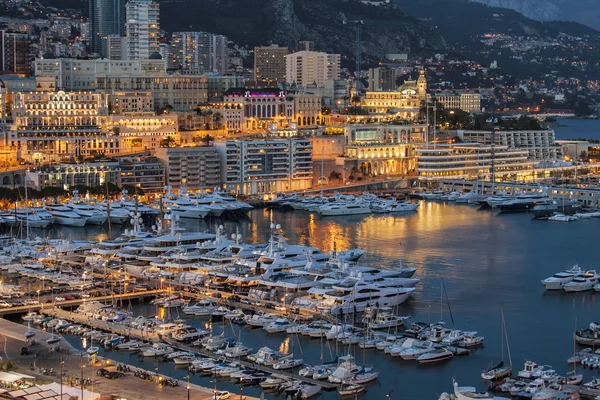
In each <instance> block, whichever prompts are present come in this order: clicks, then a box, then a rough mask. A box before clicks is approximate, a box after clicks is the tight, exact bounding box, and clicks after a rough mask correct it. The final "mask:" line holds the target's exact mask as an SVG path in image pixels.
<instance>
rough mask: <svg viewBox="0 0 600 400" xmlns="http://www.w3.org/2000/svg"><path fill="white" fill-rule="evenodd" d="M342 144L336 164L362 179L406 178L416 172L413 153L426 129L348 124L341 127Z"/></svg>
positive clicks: (409, 126) (419, 125)
mask: <svg viewBox="0 0 600 400" xmlns="http://www.w3.org/2000/svg"><path fill="white" fill-rule="evenodd" d="M344 136H345V141H346V146H345V153H344V156H343V157H338V159H337V160H336V164H337V165H338V166H339V167H341V168H342V169H343V170H344V176H345V177H346V176H348V175H349V173H348V171H351V170H353V169H355V168H356V169H358V170H359V171H360V172H361V174H362V175H366V176H377V175H397V174H408V173H410V172H412V171H414V170H415V169H416V166H417V158H416V153H415V149H416V148H417V147H418V146H422V145H423V143H425V138H426V136H427V126H426V125H424V124H423V125H422V124H411V125H408V124H407V125H393V124H370V125H369V124H352V125H346V126H345V127H344Z"/></svg>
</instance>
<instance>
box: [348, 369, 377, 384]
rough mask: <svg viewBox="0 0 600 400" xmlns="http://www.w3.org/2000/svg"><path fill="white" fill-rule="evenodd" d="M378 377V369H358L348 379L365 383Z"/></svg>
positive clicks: (357, 382) (356, 382)
mask: <svg viewBox="0 0 600 400" xmlns="http://www.w3.org/2000/svg"><path fill="white" fill-rule="evenodd" d="M378 377H379V371H368V372H367V371H365V370H364V369H363V370H362V371H359V372H358V373H357V374H356V375H354V376H353V377H352V379H351V380H350V382H351V383H354V384H365V383H368V382H371V381H374V380H375V379H377V378H378Z"/></svg>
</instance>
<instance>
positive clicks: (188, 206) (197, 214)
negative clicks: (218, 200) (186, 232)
mask: <svg viewBox="0 0 600 400" xmlns="http://www.w3.org/2000/svg"><path fill="white" fill-rule="evenodd" d="M169 209H170V210H171V213H172V214H173V215H177V216H179V217H181V218H191V219H203V218H205V217H206V216H207V215H208V214H210V211H211V209H210V208H209V207H207V206H204V205H200V204H197V203H195V202H193V201H192V200H190V199H188V198H178V199H176V200H173V201H172V202H171V203H170V205H169Z"/></svg>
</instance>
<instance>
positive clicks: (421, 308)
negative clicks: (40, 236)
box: [49, 202, 600, 399]
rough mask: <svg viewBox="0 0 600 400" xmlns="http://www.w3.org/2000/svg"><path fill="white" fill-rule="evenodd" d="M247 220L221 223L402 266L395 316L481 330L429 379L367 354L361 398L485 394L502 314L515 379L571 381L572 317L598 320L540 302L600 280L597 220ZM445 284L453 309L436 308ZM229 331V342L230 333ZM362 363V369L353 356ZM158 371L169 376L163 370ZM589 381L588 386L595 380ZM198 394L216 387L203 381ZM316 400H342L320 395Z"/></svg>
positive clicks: (451, 216)
mask: <svg viewBox="0 0 600 400" xmlns="http://www.w3.org/2000/svg"><path fill="white" fill-rule="evenodd" d="M250 216H251V220H249V219H245V220H240V221H228V220H225V221H223V222H221V221H220V220H218V221H217V222H218V223H219V224H221V223H222V224H223V225H224V226H225V231H226V232H227V234H228V236H230V235H231V233H234V232H235V231H236V228H237V229H239V231H240V233H241V234H242V235H243V240H244V241H250V242H266V241H267V238H268V234H269V224H270V223H278V224H281V225H282V227H283V229H284V230H285V234H286V237H287V239H288V242H289V243H300V244H306V245H312V246H315V247H319V248H322V249H323V250H325V251H329V250H331V249H332V248H333V242H334V241H335V242H336V244H337V248H338V249H340V250H343V249H347V248H354V247H359V248H362V249H364V250H365V251H366V252H367V253H366V254H365V256H364V257H363V260H361V262H363V263H365V264H369V265H374V266H378V267H384V268H392V265H393V264H394V261H397V259H398V258H399V257H400V256H402V258H403V261H404V264H405V265H407V266H412V267H415V268H416V269H417V273H416V277H418V278H420V279H421V282H420V283H419V285H418V286H417V291H416V294H415V296H414V299H412V300H410V301H408V302H407V303H406V304H405V305H403V306H401V307H400V308H399V310H398V312H399V313H400V314H411V315H413V316H414V318H415V319H417V320H421V321H434V322H436V321H438V320H439V319H440V308H441V306H442V307H443V316H444V320H445V321H446V322H447V324H448V325H449V326H450V327H452V326H453V323H452V319H453V320H454V322H455V324H456V325H455V326H456V327H457V328H459V329H472V330H477V331H478V332H479V334H481V335H483V336H485V337H486V341H485V347H483V348H481V349H477V350H475V351H474V352H473V354H471V355H470V356H468V357H458V358H456V359H453V360H451V361H450V362H448V363H445V364H443V365H438V366H432V367H419V366H418V365H416V364H415V363H413V362H403V361H400V360H397V359H391V358H390V357H388V356H385V355H383V354H382V353H381V352H376V351H372V350H369V351H367V352H365V355H366V362H367V363H369V364H373V365H376V366H377V367H379V368H381V369H382V373H381V375H380V379H379V382H378V383H377V384H376V385H375V386H372V387H370V388H369V391H368V392H367V395H365V396H364V398H369V399H370V398H385V394H386V393H388V392H389V391H390V390H392V389H393V390H395V393H397V394H398V396H399V397H400V396H401V398H407V399H409V398H410V399H416V398H419V399H433V398H437V397H436V394H438V393H441V392H442V391H448V390H450V389H451V385H452V381H451V378H452V377H455V378H456V379H457V380H458V382H459V383H460V384H461V385H477V386H478V387H479V388H480V389H483V388H484V386H483V385H481V384H480V378H479V371H480V370H481V369H482V368H485V367H486V366H488V365H490V364H491V363H494V362H497V361H498V360H499V356H500V347H501V346H500V312H501V311H502V310H503V311H504V314H505V319H506V323H507V331H508V335H509V340H510V347H511V351H512V356H513V363H514V365H515V369H516V370H520V369H521V368H522V363H523V362H524V360H525V358H529V359H533V360H534V361H536V362H537V363H538V364H540V363H541V364H549V365H553V366H554V368H555V369H556V370H557V371H558V372H559V373H561V374H564V373H565V372H566V371H567V369H568V367H567V365H566V362H565V359H566V358H567V357H568V356H569V355H570V354H571V353H572V351H573V350H572V329H573V324H574V319H575V317H577V318H578V321H579V323H578V325H579V326H586V325H587V324H588V323H589V322H590V321H593V320H597V315H598V311H599V310H598V306H597V303H598V298H599V296H600V294H596V293H594V292H588V293H571V294H566V293H562V292H558V293H544V290H543V287H542V286H541V284H540V280H541V279H544V278H545V277H547V276H550V275H552V274H554V273H555V272H557V271H560V270H564V269H566V268H569V267H570V266H572V265H573V264H574V263H579V265H580V266H581V267H582V268H584V269H586V268H587V269H600V267H598V266H597V251H596V250H595V248H596V246H594V245H593V243H594V240H596V238H597V237H598V228H599V226H600V220H599V219H590V220H582V221H577V222H575V223H572V224H556V223H552V222H548V221H534V220H532V219H531V216H530V215H527V214H522V215H497V213H496V212H490V211H478V210H477V208H474V207H470V206H463V205H447V204H443V203H434V202H421V206H420V207H419V210H418V212H416V213H410V214H398V215H371V216H348V217H333V218H332V217H327V218H319V217H318V216H314V215H312V214H310V213H308V212H305V211H293V212H292V211H280V210H273V211H271V210H264V209H259V210H253V211H252V212H250ZM214 224H215V221H210V222H206V221H186V220H183V219H182V220H181V225H182V226H184V227H186V228H187V229H189V230H199V231H206V230H211V231H212V230H214ZM104 232H105V231H104V230H103V229H102V228H81V229H69V228H60V229H56V228H53V229H52V230H51V231H50V232H49V234H50V236H51V237H70V238H77V239H81V238H91V239H97V238H98V237H100V236H99V235H102V234H105V233H104ZM116 234H117V232H114V233H113V236H114V235H116ZM441 278H443V280H444V284H445V286H446V291H447V296H448V300H446V299H445V296H441ZM448 304H449V305H450V307H448ZM138 309H139V308H138ZM144 309H145V310H146V312H147V315H155V308H154V307H153V306H148V307H147V308H144ZM450 311H451V312H452V316H450ZM451 318H452V319H451ZM192 321H195V323H197V324H198V325H196V326H210V325H207V324H208V323H207V322H206V321H205V320H200V319H192ZM200 324H201V325H200ZM212 328H213V331H214V333H215V334H218V333H219V332H220V329H223V326H222V325H221V324H218V323H215V324H214V325H212ZM226 329H227V334H230V332H231V330H230V329H229V326H226ZM235 329H236V331H235V332H236V335H235V336H238V335H241V340H242V341H243V342H244V343H245V344H247V345H249V346H250V347H253V348H254V351H257V350H258V349H259V348H260V347H262V346H264V345H268V346H270V347H271V348H273V349H281V348H286V346H287V348H288V349H291V344H290V343H289V341H290V339H289V338H286V336H285V335H281V334H279V335H266V334H264V333H263V332H262V331H260V330H248V329H247V328H241V329H240V328H239V327H237V326H236V327H235ZM299 340H300V342H301V346H302V351H303V355H304V358H305V359H306V361H307V362H313V363H316V362H318V360H319V358H320V354H321V347H320V341H318V340H317V341H315V340H310V339H307V338H305V337H302V336H300V337H299ZM286 342H287V344H286ZM295 343H296V344H297V342H295ZM354 347H356V346H354ZM336 348H337V350H338V354H343V352H345V351H347V350H348V349H347V348H346V349H344V348H343V346H341V345H339V344H335V343H325V347H324V349H325V350H324V354H325V358H326V359H329V357H330V355H333V356H334V355H335V351H336ZM352 351H354V350H352ZM113 354H117V353H116V352H112V353H111V356H112V355H113ZM118 356H119V357H121V355H118ZM357 356H358V357H360V359H362V352H361V351H360V349H359V350H358V354H357ZM123 357H125V356H123ZM127 357H129V356H128V355H127ZM159 367H160V368H163V369H168V370H169V371H171V369H172V367H167V366H164V364H163V363H160V364H159ZM169 368H170V369H169ZM175 372H176V373H178V372H179V371H175ZM181 373H182V375H181V376H184V375H185V373H184V372H183V371H182V372H181ZM585 374H586V380H587V381H589V380H590V379H591V373H590V372H589V371H586V372H585ZM194 379H204V378H199V377H195V378H194ZM196 382H201V383H203V384H204V385H205V386H211V385H210V384H209V383H207V382H208V381H207V380H200V381H196ZM220 385H221V384H220ZM223 385H224V387H225V388H226V390H230V389H229V388H230V387H229V386H227V385H226V384H223ZM233 389H235V388H233ZM236 393H237V392H236ZM244 393H246V389H245V390H244ZM248 394H251V395H254V396H257V397H258V396H259V392H258V391H256V390H255V391H252V389H248ZM266 398H272V396H271V395H268V396H266ZM322 398H324V399H334V398H337V396H336V395H335V393H327V394H324V395H323V397H322Z"/></svg>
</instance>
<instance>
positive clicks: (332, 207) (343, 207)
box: [317, 201, 372, 217]
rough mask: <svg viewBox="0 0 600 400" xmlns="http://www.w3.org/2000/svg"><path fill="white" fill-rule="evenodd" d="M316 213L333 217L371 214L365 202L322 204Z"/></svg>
mask: <svg viewBox="0 0 600 400" xmlns="http://www.w3.org/2000/svg"><path fill="white" fill-rule="evenodd" d="M317 212H318V213H319V214H320V215H322V216H324V217H327V216H335V215H344V216H345V215H361V214H371V212H372V211H371V208H370V207H369V205H368V204H367V203H365V202H361V201H355V202H342V203H337V202H335V203H330V204H324V205H322V206H320V207H319V208H318V209H317Z"/></svg>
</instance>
